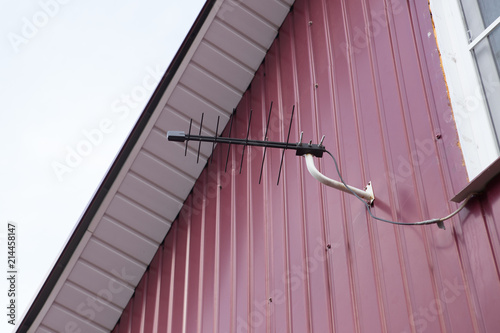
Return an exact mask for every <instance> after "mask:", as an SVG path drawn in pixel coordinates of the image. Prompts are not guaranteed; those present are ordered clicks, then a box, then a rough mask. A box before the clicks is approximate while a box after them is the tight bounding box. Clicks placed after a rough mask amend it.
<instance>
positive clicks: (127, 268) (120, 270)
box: [81, 238, 146, 285]
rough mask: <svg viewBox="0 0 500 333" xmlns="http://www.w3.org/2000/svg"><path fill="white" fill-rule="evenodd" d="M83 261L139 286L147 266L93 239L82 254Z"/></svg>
mask: <svg viewBox="0 0 500 333" xmlns="http://www.w3.org/2000/svg"><path fill="white" fill-rule="evenodd" d="M81 258H82V259H85V260H88V261H89V262H91V263H92V264H93V265H95V266H97V267H99V268H101V269H102V270H104V271H105V272H107V273H108V274H113V275H116V276H118V277H120V280H121V281H123V282H127V283H130V284H131V285H137V283H139V281H140V280H141V276H142V274H144V271H145V270H146V266H145V265H143V264H140V263H139V262H137V261H135V260H133V259H132V258H131V257H129V256H127V255H125V254H123V253H121V252H118V251H117V250H116V249H113V248H112V247H110V246H108V245H106V244H104V243H102V242H100V241H98V240H96V239H95V238H91V239H90V240H89V242H88V243H87V246H86V247H85V249H84V250H83V252H82V255H81Z"/></svg>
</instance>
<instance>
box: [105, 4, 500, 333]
mask: <svg viewBox="0 0 500 333" xmlns="http://www.w3.org/2000/svg"><path fill="white" fill-rule="evenodd" d="M367 32H368V36H369V37H367ZM271 102H273V113H272V119H271V125H270V129H269V130H270V134H269V137H270V140H276V141H277V140H285V139H286V131H287V130H288V122H289V119H290V114H291V110H292V106H293V105H295V108H296V111H297V112H296V117H295V119H294V122H293V126H292V134H291V138H290V141H291V142H296V141H298V137H299V133H300V131H304V141H309V140H313V142H318V141H319V139H320V138H321V136H322V135H323V134H324V135H326V139H325V142H324V145H325V146H326V147H327V149H329V150H330V151H331V152H332V153H333V154H334V155H335V156H337V157H338V160H339V164H340V168H341V171H342V173H343V176H344V178H345V179H346V181H347V183H349V184H351V185H353V186H357V187H363V186H364V185H365V184H366V183H367V182H368V181H372V183H373V186H374V190H375V194H376V201H375V206H374V209H373V212H374V213H375V214H376V215H378V216H380V217H384V218H389V219H395V220H401V221H418V220H423V219H428V218H432V217H441V216H444V215H447V214H448V212H450V211H452V210H454V209H455V207H456V205H455V204H452V203H450V202H449V198H451V197H452V196H453V194H455V193H456V192H458V190H460V189H461V188H462V187H463V186H464V185H465V184H466V174H465V169H464V167H463V165H462V159H461V153H460V150H459V148H458V145H457V136H456V132H455V129H454V124H453V123H450V122H449V121H448V122H447V120H449V119H450V112H451V111H450V109H449V106H448V98H447V93H446V86H445V84H444V81H443V75H442V72H441V68H440V61H439V55H438V51H437V48H436V42H435V39H434V35H433V29H432V22H431V18H430V13H429V8H428V6H427V2H426V1H408V2H407V1H403V0H392V1H390V0H385V1H384V0H335V1H328V0H309V1H308V0H297V2H296V3H295V5H294V8H293V11H291V12H290V14H289V16H288V18H287V19H286V20H285V22H284V24H283V26H282V28H281V30H280V33H279V37H278V38H277V39H276V41H275V43H274V44H273V46H272V47H271V49H270V51H269V53H268V55H267V57H266V59H265V61H264V63H263V64H262V66H261V67H260V69H259V70H258V72H257V73H256V76H255V79H254V81H253V82H252V84H251V87H250V88H249V90H248V91H247V92H246V94H245V95H244V97H243V99H242V100H241V102H240V104H239V106H238V109H237V113H236V118H235V123H234V124H233V126H234V128H233V136H236V137H241V138H243V137H245V135H246V128H247V124H248V118H249V111H250V109H253V117H252V122H251V128H250V137H251V138H254V139H262V138H263V132H264V129H265V122H266V115H267V112H268V109H269V107H270V104H271ZM235 133H236V134H235ZM225 134H226V135H227V129H226V132H225ZM165 144H168V143H167V141H165ZM226 152H227V146H223V147H217V149H216V150H215V153H214V159H213V163H211V164H208V165H207V167H206V168H205V170H204V172H203V173H202V175H201V177H200V178H199V180H198V182H197V184H196V185H195V187H194V190H193V192H192V194H191V195H190V197H189V198H188V200H187V201H186V203H185V206H184V208H183V209H182V212H181V214H180V215H179V218H178V219H177V220H176V221H175V223H174V224H173V226H172V229H171V230H170V232H169V233H168V235H167V237H166V239H165V242H164V245H163V246H162V247H161V248H160V249H159V251H158V253H157V255H156V257H155V258H154V260H153V262H152V263H151V266H150V268H149V270H148V271H147V272H146V274H145V275H144V277H143V279H142V281H141V283H140V285H139V287H138V288H137V291H136V293H135V295H134V297H133V298H132V299H131V301H130V303H129V305H128V307H127V309H126V311H125V312H124V314H123V317H122V318H121V320H120V322H119V323H118V324H117V326H116V328H115V330H114V332H117V333H118V332H119V333H121V332H292V331H293V332H379V331H384V332H424V331H425V332H441V331H442V332H445V331H446V332H448V331H452V332H472V331H480V332H483V331H485V332H486V331H487V332H497V331H498V330H499V327H500V316H499V315H498V309H500V285H499V271H498V267H499V265H498V258H499V257H498V255H499V254H500V253H499V251H500V240H499V239H500V238H499V234H498V231H497V227H498V222H496V221H498V219H497V218H496V217H497V216H498V215H499V214H500V206H499V203H498V201H499V200H500V195H499V194H500V193H499V192H500V186H499V185H496V186H493V187H491V188H490V190H489V191H488V192H487V194H485V195H483V196H482V197H480V198H478V199H473V201H472V202H471V203H470V204H469V205H468V207H467V208H466V209H465V210H464V211H462V212H461V213H460V215H459V217H455V218H453V219H452V221H451V222H450V221H448V222H446V225H447V229H446V231H443V230H439V229H438V228H437V227H436V226H425V227H412V226H406V227H405V226H393V225H389V224H384V223H382V222H377V221H374V220H371V219H370V218H368V216H367V213H366V211H365V208H364V206H363V205H362V204H361V203H360V202H359V201H357V200H356V199H355V198H354V197H351V196H348V195H345V194H342V193H341V192H339V191H336V190H334V189H330V188H325V187H323V186H320V185H319V183H318V182H316V181H315V180H314V179H313V178H312V177H311V176H310V175H309V174H308V172H307V170H306V168H305V164H304V161H303V159H302V158H299V157H296V156H295V155H294V154H293V152H287V153H285V161H284V164H283V172H282V175H281V180H280V184H279V186H276V181H277V177H278V168H279V162H280V157H281V152H280V151H277V150H267V153H266V163H265V165H264V173H263V180H262V184H261V185H259V184H258V180H259V171H260V165H261V160H262V155H263V150H262V149H261V148H252V147H248V148H247V150H246V152H245V159H244V162H243V167H242V172H241V174H239V168H240V158H241V153H242V149H241V147H238V148H236V147H232V148H231V154H230V158H229V161H230V162H229V165H228V169H229V170H228V172H227V173H225V172H224V165H225V159H226V156H225V155H226ZM317 164H318V166H319V168H320V170H321V171H322V172H323V173H325V174H326V175H328V176H330V177H332V178H337V176H336V173H335V168H334V164H333V161H332V160H331V159H330V158H329V157H328V156H325V157H324V158H323V159H322V160H320V161H317Z"/></svg>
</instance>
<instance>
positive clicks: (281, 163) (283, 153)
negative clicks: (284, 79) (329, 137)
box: [276, 105, 295, 185]
mask: <svg viewBox="0 0 500 333" xmlns="http://www.w3.org/2000/svg"><path fill="white" fill-rule="evenodd" d="M294 111H295V105H294V106H293V107H292V116H291V117H290V125H289V126H288V136H287V137H286V145H285V148H284V149H283V152H282V153H281V162H280V170H279V171H278V182H277V183H276V185H279V183H280V176H281V167H282V166H283V157H284V156H285V149H288V140H290V131H291V130H292V120H293V112H294Z"/></svg>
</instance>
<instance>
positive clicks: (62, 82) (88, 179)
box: [0, 0, 204, 332]
mask: <svg viewBox="0 0 500 333" xmlns="http://www.w3.org/2000/svg"><path fill="white" fill-rule="evenodd" d="M203 3H204V1H203V0H189V1H173V0H170V1H161V0H156V1H155V0H146V1H144V0H143V1H139V0H121V1H96V0H87V1H78V0H26V1H14V0H0V152H1V158H0V263H1V264H0V272H3V273H0V276H6V275H7V248H6V236H7V235H6V234H7V223H8V222H9V221H13V222H15V223H16V224H17V228H18V230H17V241H18V242H17V243H18V244H17V256H18V261H17V264H18V265H17V269H18V276H17V278H18V281H17V296H18V297H17V304H16V305H17V311H16V312H17V313H16V321H17V322H18V323H19V322H20V321H21V319H22V315H23V314H24V312H25V311H26V310H27V308H28V306H29V305H30V304H31V301H32V300H33V298H34V297H35V296H36V294H37V292H38V291H39V288H40V287H41V285H42V283H43V282H44V280H45V278H46V276H47V274H48V273H49V272H50V270H51V269H52V265H53V264H54V262H55V260H56V259H57V258H58V256H59V254H60V251H61V250H62V248H63V246H64V245H65V243H66V241H67V239H68V237H69V236H70V234H71V232H72V231H73V228H74V227H75V224H76V223H77V222H78V221H79V218H80V216H81V214H82V213H83V212H84V210H85V208H86V206H87V204H88V203H89V201H90V199H91V198H92V196H93V193H94V192H95V190H96V189H97V187H98V185H99V184H100V182H101V180H102V178H103V177H104V176H105V174H106V171H107V170H108V168H109V166H110V164H111V163H112V162H113V160H114V158H115V156H116V154H117V153H118V151H119V149H120V148H121V146H122V144H123V142H124V140H125V139H126V137H127V135H128V134H129V132H130V130H131V129H132V127H133V125H134V124H135V121H136V120H137V117H138V116H139V115H140V113H141V112H142V110H143V108H144V106H145V104H146V103H147V101H148V99H149V96H150V94H151V93H152V89H153V85H154V86H156V83H157V82H158V80H159V77H160V76H161V75H162V74H163V73H164V71H165V69H166V68H167V67H168V65H169V63H170V61H171V59H172V57H173V56H174V55H175V53H176V51H177V49H178V48H179V46H180V43H181V42H182V40H183V39H184V37H185V35H186V33H187V31H188V30H189V28H190V27H191V25H192V24H193V22H194V19H195V18H196V16H197V14H198V12H199V10H200V9H201V7H202V5H203ZM37 25H38V27H37ZM145 93H147V96H146V95H145ZM127 96H128V97H127ZM100 126H101V127H100ZM92 141H93V142H92ZM89 142H90V143H89ZM76 154H78V155H79V156H80V158H78V156H76ZM55 167H57V168H58V171H59V174H58V173H57V172H56V170H55V169H54V168H55ZM7 290H8V285H7V281H6V278H0V295H1V296H0V309H3V310H0V331H1V332H8V331H11V330H12V329H13V327H12V325H9V324H8V323H7V320H8V319H9V318H8V317H7V315H6V314H7V310H6V305H7V302H8V297H7Z"/></svg>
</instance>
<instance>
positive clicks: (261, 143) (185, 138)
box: [167, 102, 473, 229]
mask: <svg viewBox="0 0 500 333" xmlns="http://www.w3.org/2000/svg"><path fill="white" fill-rule="evenodd" d="M272 108H273V103H272V102H271V106H270V108H269V114H268V116H267V124H266V131H265V133H264V138H263V140H251V139H249V138H248V137H249V135H250V125H251V122H252V110H251V109H250V114H249V116H248V127H247V134H246V137H245V139H237V138H231V131H232V129H233V120H234V116H235V113H236V109H234V110H233V114H232V115H231V118H230V123H229V133H228V137H222V136H218V133H219V120H220V117H217V125H216V129H215V136H203V135H201V132H202V130H203V117H204V114H203V113H202V114H201V120H200V130H199V132H198V135H192V134H191V127H192V124H193V120H192V119H191V120H190V122H189V130H188V134H187V135H186V134H185V133H184V132H182V131H168V132H167V139H168V140H169V141H177V142H185V143H186V146H185V149H184V155H187V147H188V142H189V141H190V140H192V141H198V153H197V155H196V163H198V162H199V159H200V150H201V142H212V154H211V155H212V156H211V161H212V160H213V152H214V148H215V144H216V143H221V144H227V145H228V148H227V156H226V166H225V168H224V171H227V164H228V161H229V154H230V151H231V145H232V144H235V145H242V146H243V150H242V153H241V161H240V173H241V170H242V168H243V160H244V156H245V148H246V147H247V146H256V147H264V153H263V156H262V164H261V167H260V177H259V184H260V182H261V180H262V171H263V169H264V160H265V158H266V151H267V148H278V149H283V151H282V153H281V161H280V167H279V171H278V181H277V185H278V184H279V182H280V176H281V169H282V167H283V160H284V156H285V150H287V149H292V150H295V154H296V155H297V156H304V158H305V162H306V166H307V170H308V171H309V173H310V174H311V175H312V176H313V177H314V178H315V179H317V180H318V181H319V182H321V183H323V184H325V185H327V186H329V187H333V188H335V189H338V190H341V191H343V192H345V193H348V194H352V195H354V196H356V197H357V198H358V199H360V200H361V201H363V200H365V201H366V202H365V206H366V209H367V211H368V213H369V214H370V216H371V217H372V218H374V219H376V220H380V221H383V222H388V223H392V224H397V225H426V224H432V223H436V224H437V226H438V227H439V228H441V229H444V228H445V227H444V223H443V221H445V220H447V219H450V218H451V217H453V216H454V215H456V214H457V213H458V212H460V210H462V209H463V208H464V207H465V205H466V204H467V202H468V201H469V199H470V198H471V197H472V196H473V195H470V196H469V197H467V199H466V200H465V201H464V202H463V203H462V205H461V206H460V207H459V208H458V209H457V210H455V211H454V212H453V213H451V214H449V215H447V216H445V217H442V218H440V219H431V220H425V221H420V222H410V223H407V222H397V221H390V220H386V219H383V218H380V217H377V216H374V215H373V214H372V212H371V210H370V207H371V204H372V203H373V200H375V196H374V194H373V188H372V184H371V182H368V185H367V186H366V187H365V189H364V190H361V189H358V188H356V187H353V186H349V185H347V184H346V183H345V182H344V180H343V179H342V175H341V173H340V171H339V167H338V165H337V161H336V159H335V157H334V156H333V155H332V154H331V153H330V152H329V151H327V150H326V148H325V146H323V141H324V140H325V136H324V135H323V136H322V137H321V140H320V142H319V144H313V143H312V140H311V141H309V143H308V144H304V143H302V137H303V134H304V133H303V132H300V138H299V142H297V143H290V133H291V130H292V122H293V114H294V112H295V105H294V106H293V107H292V113H291V116H290V124H289V125H288V134H287V137H286V142H277V141H269V140H268V137H267V132H268V129H269V123H270V120H271V111H272ZM323 153H327V154H329V155H330V156H331V157H332V158H333V161H334V163H335V168H336V170H337V174H338V176H339V178H340V180H341V181H340V182H339V181H336V180H333V179H330V178H328V177H326V176H325V175H323V174H322V173H321V172H320V171H319V170H318V169H317V168H316V165H315V164H314V158H313V156H315V157H323Z"/></svg>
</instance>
